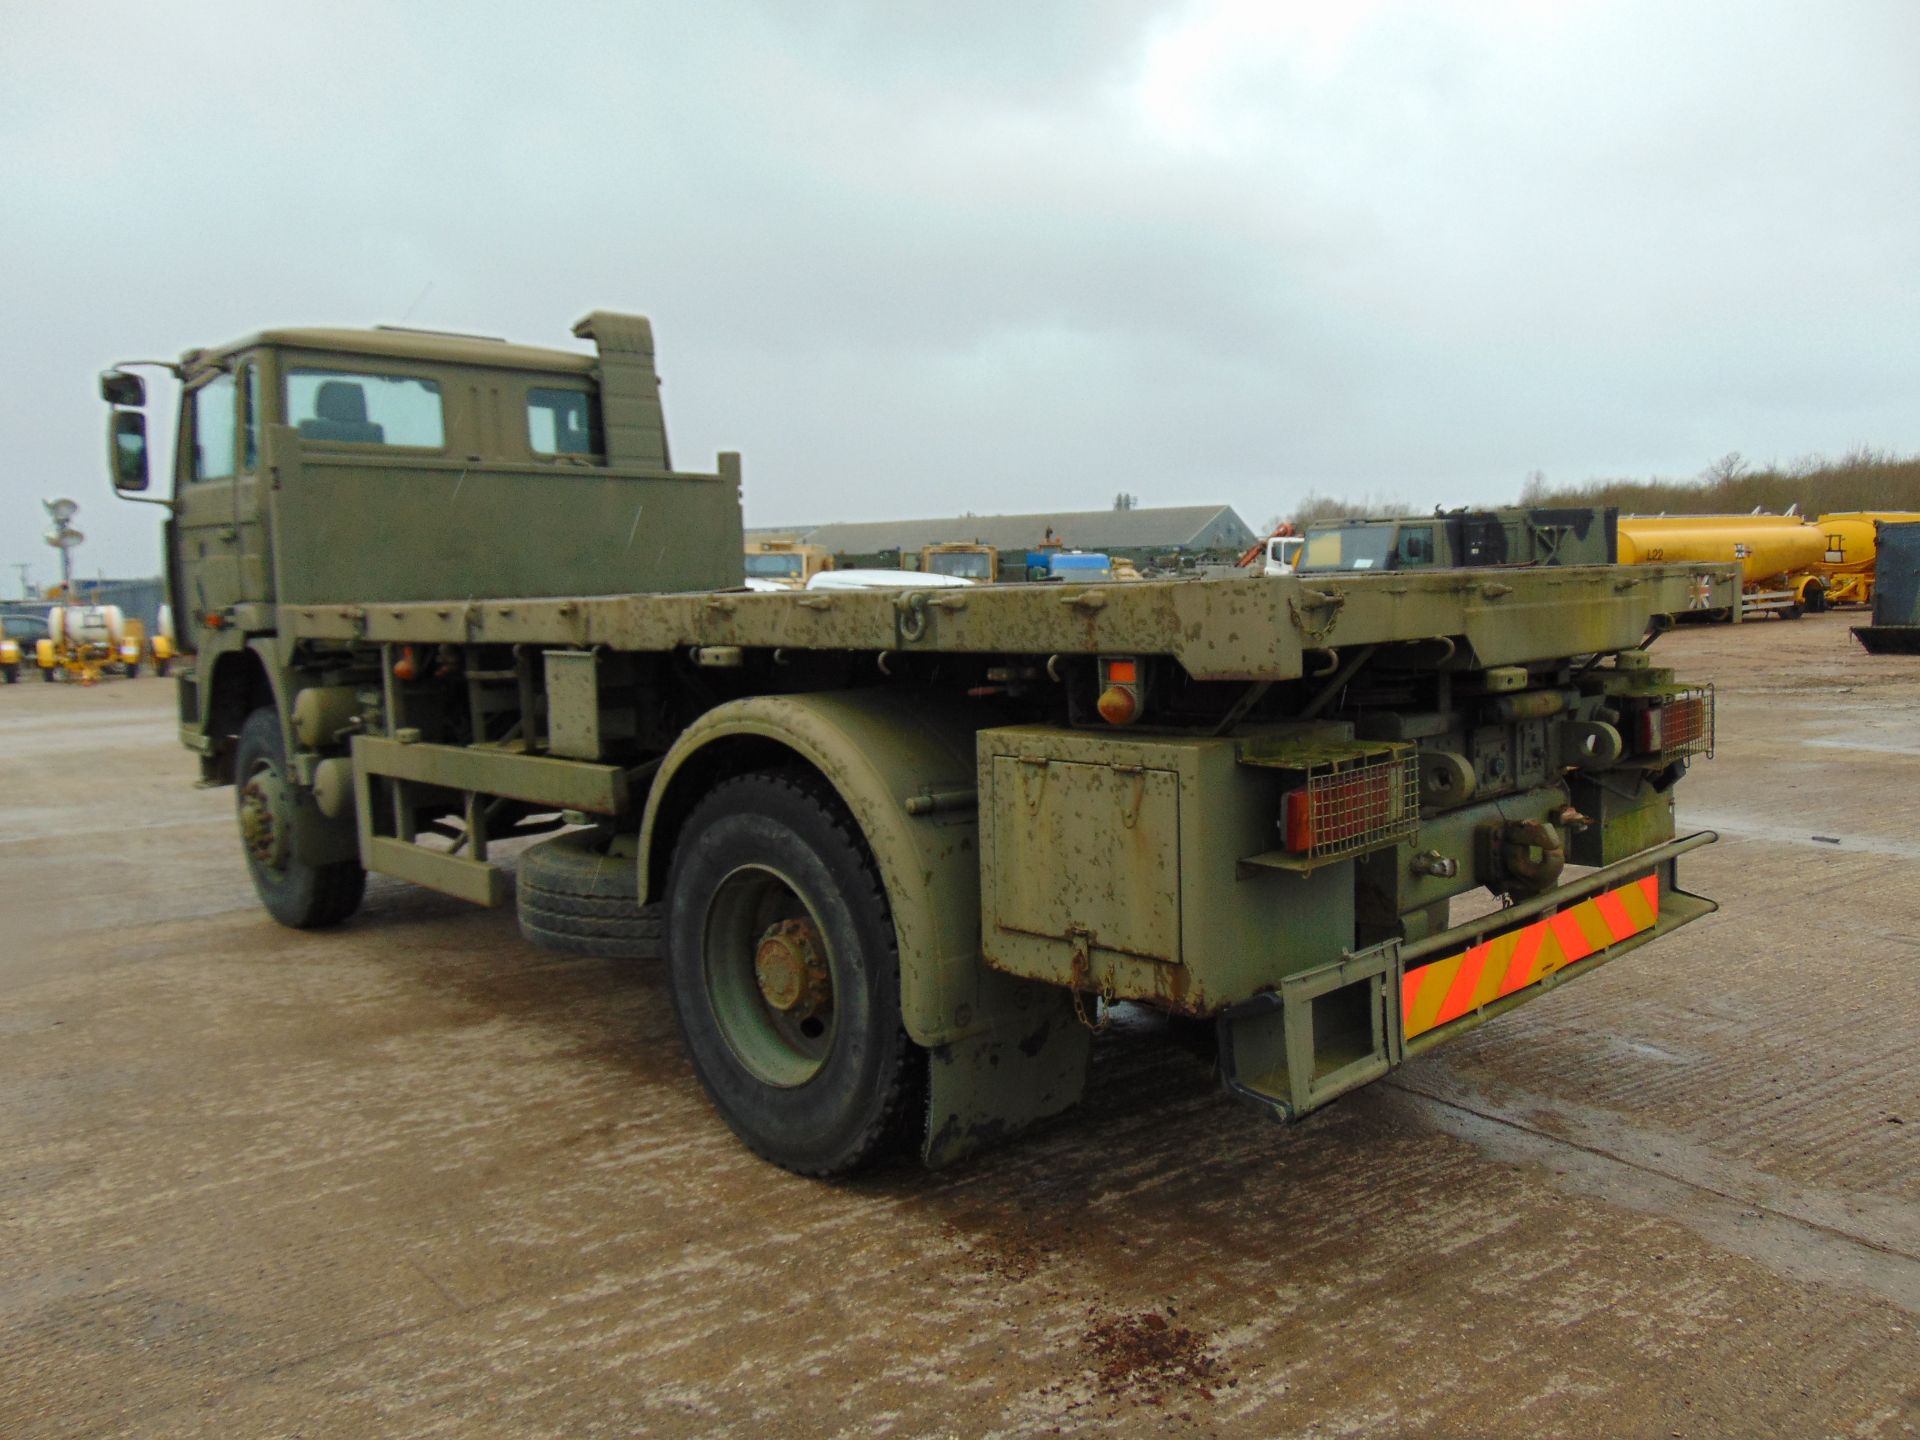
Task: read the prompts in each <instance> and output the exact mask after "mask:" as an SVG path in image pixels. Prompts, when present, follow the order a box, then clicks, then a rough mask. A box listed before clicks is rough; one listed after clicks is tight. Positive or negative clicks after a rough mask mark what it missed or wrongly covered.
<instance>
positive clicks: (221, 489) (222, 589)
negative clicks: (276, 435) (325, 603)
mask: <svg viewBox="0 0 1920 1440" xmlns="http://www.w3.org/2000/svg"><path fill="white" fill-rule="evenodd" d="M257 375H258V370H257V367H255V366H253V365H251V364H245V365H241V366H238V367H236V368H235V369H233V370H228V371H223V372H221V373H219V374H215V375H213V376H211V377H210V378H208V379H206V380H204V381H201V382H198V383H196V384H194V385H192V386H191V387H190V388H189V389H188V390H187V391H186V393H185V394H184V395H183V396H182V397H181V401H180V431H179V438H178V440H177V442H176V449H175V468H176V473H177V479H176V481H175V485H174V501H175V511H174V523H173V531H174V544H175V547H176V548H175V553H174V575H175V576H176V582H175V588H176V595H175V606H176V614H175V617H174V623H175V624H176V625H179V626H181V627H182V629H183V630H189V631H190V633H191V636H192V639H193V643H194V648H195V649H199V648H200V643H199V642H200V641H201V640H202V639H203V638H204V636H205V634H206V632H207V629H208V624H207V617H208V616H215V617H218V618H217V619H216V621H215V623H216V624H219V623H221V622H223V621H224V620H225V619H226V617H227V612H228V611H230V610H231V609H232V607H233V606H234V605H236V604H238V603H239V602H240V601H242V600H247V599H254V598H258V597H257V596H255V595H252V594H249V593H247V592H248V590H249V589H250V588H251V587H250V586H249V585H248V583H247V581H246V578H245V577H246V575H247V572H248V571H249V570H252V569H255V568H257V567H258V560H257V558H255V557H258V556H259V555H260V554H262V553H263V552H262V551H261V550H260V548H259V547H260V541H259V538H258V532H259V530H260V526H259V522H258V514H257V505H258V498H257V495H254V494H250V495H249V497H248V505H249V516H248V520H247V528H249V529H251V530H252V531H253V532H254V537H253V544H252V545H251V546H249V545H248V544H247V543H246V540H245V539H244V538H243V535H242V518H241V511H240V501H239V491H240V489H241V486H242V485H243V483H244V484H245V485H247V487H248V488H249V489H250V490H251V488H252V485H253V481H252V477H251V476H250V475H249V476H248V477H247V479H246V480H245V481H244V482H243V480H242V479H241V475H242V465H243V464H246V465H247V466H248V467H249V469H257V468H258V463H257V461H256V460H254V459H252V457H250V456H249V455H248V453H247V452H248V451H249V450H251V451H255V452H257V450H258V445H257V442H254V441H253V440H252V437H253V436H255V435H256V434H257V426H251V425H245V424H243V421H244V419H245V412H246V411H247V410H248V409H249V408H252V409H256V410H257V408H258V407H257V405H255V406H252V407H249V406H247V405H244V404H243V403H242V400H243V397H245V398H247V399H253V398H255V396H248V395H247V392H246V391H245V390H244V389H243V388H242V387H243V384H250V385H251V386H252V388H253V390H254V392H255V395H256V396H257V391H258V381H257V379H256V378H254V377H256V376H257ZM243 432H244V436H243ZM250 558H255V564H253V565H249V564H248V563H247V561H248V560H249V559H250Z"/></svg>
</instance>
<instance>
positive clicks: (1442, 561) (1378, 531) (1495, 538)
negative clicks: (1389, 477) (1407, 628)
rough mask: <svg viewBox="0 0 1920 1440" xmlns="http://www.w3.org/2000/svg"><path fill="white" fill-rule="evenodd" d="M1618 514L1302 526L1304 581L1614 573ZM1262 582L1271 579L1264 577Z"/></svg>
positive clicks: (1463, 513)
mask: <svg viewBox="0 0 1920 1440" xmlns="http://www.w3.org/2000/svg"><path fill="white" fill-rule="evenodd" d="M1618 523H1619V514H1618V512H1617V511H1615V510H1612V509H1607V508H1593V509H1578V508H1553V509H1544V508H1534V509H1519V508H1514V509H1503V510H1465V509H1461V510H1450V511H1435V512H1434V513H1433V514H1432V515H1420V516H1388V517H1374V518H1367V519H1348V520H1321V521H1316V522H1314V523H1312V524H1310V525H1308V526H1307V531H1306V535H1305V536H1304V537H1303V538H1304V545H1303V546H1302V548H1301V551H1300V554H1299V558H1298V560H1297V562H1296V566H1297V569H1298V571H1299V573H1301V574H1303V575H1310V574H1326V573H1329V572H1333V571H1342V570H1345V571H1357V572H1366V571H1372V570H1444V569H1454V568H1461V567H1466V568H1471V567H1477V566H1492V565H1509V566H1512V565H1612V564H1615V563H1617V561H1618V559H1619V539H1618ZM1267 573H1268V574H1272V573H1274V572H1273V570H1271V569H1269V570H1268V572H1267Z"/></svg>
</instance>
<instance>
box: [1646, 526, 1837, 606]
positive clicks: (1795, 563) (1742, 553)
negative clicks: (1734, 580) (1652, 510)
mask: <svg viewBox="0 0 1920 1440" xmlns="http://www.w3.org/2000/svg"><path fill="white" fill-rule="evenodd" d="M1825 549H1826V546H1825V540H1824V538H1823V537H1822V535H1821V532H1820V529H1819V527H1818V526H1816V525H1813V524H1811V523H1809V522H1808V521H1806V520H1804V519H1802V518H1801V517H1800V516H1798V515H1622V516H1621V517H1620V563H1621V564H1623V565H1658V564H1668V565H1671V564H1675V563H1677V562H1688V561H1690V562H1695V563H1701V562H1714V563H1724V562H1726V561H1733V562H1734V563H1736V564H1738V565H1739V566H1740V613H1741V614H1742V615H1777V616H1779V617H1780V618H1781V619H1783V620H1797V619H1799V618H1800V616H1801V615H1803V614H1805V613H1806V612H1807V611H1809V610H1813V611H1820V610H1824V609H1826V608H1827V582H1826V578H1825V575H1824V574H1823V573H1822V570H1821V564H1822V560H1821V557H1822V555H1823V554H1824V553H1825ZM1719 618H1730V617H1727V616H1721V617H1719Z"/></svg>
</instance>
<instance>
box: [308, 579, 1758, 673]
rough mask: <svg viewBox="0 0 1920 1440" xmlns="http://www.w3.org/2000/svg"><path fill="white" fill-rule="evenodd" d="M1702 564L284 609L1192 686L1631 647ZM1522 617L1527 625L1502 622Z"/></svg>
mask: <svg viewBox="0 0 1920 1440" xmlns="http://www.w3.org/2000/svg"><path fill="white" fill-rule="evenodd" d="M1724 583H1725V582H1724V580H1723V579H1722V578H1721V577H1720V576H1717V575H1715V574H1714V573H1713V572H1712V571H1711V570H1703V569H1702V568H1701V567H1698V566H1689V565H1647V566H1636V567H1634V568H1632V569H1631V570H1623V569H1621V568H1619V567H1615V566H1602V565H1589V566H1565V567H1551V568H1537V569H1524V570H1501V569H1488V570H1473V571H1462V570H1449V571H1435V572H1432V573H1429V574H1414V573H1409V572H1405V571H1397V572H1391V573H1386V574H1379V575H1350V574H1330V575H1310V576H1304V577H1294V576H1247V577H1244V578H1242V577H1231V578H1225V579H1211V578H1209V579H1178V580H1145V581H1130V582H1106V583H1100V584H1093V585H1060V584H1052V583H1049V584H1015V585H993V586H980V587H978V588H976V589H971V590H964V591H956V590H931V589H925V590H922V589H915V588H913V587H912V586H906V587H903V588H902V589H900V590H898V591H892V590H885V591H796V592H792V593H787V594H760V593H752V592H749V591H745V590H718V591H703V592H697V593H693V594H666V595H662V594H634V595H599V596H551V597H546V598H532V599H530V598H512V599H449V600H441V601H409V602H404V603H395V604H378V603H374V604H337V605H317V604H310V605H294V606H282V607H280V609H279V617H278V618H279V626H278V628H279V631H280V633H281V634H282V635H286V636H291V637H294V638H296V639H306V640H321V641H329V640H330V641H343V642H346V641H374V642H387V643H394V644H400V643H412V644H436V643H437V644H536V645H548V646H577V647H589V646H605V647H607V648H609V649H611V650H616V651H629V652H649V651H653V652H659V651H669V650H676V649H681V648H685V647H692V646H724V645H738V646H743V647H785V648H788V649H804V650H860V651H873V652H881V651H897V652H941V651H948V652H956V653H966V652H971V653H976V654H1008V653H1012V654H1032V655H1047V654H1103V653H1140V654H1153V655H1170V656H1171V657H1172V658H1174V659H1175V660H1177V661H1179V663H1180V664H1181V666H1182V667H1183V668H1184V669H1185V670H1186V671H1187V673H1188V674H1189V675H1190V676H1192V677H1193V678H1194V679H1196V680H1244V681H1286V680H1296V679H1299V678H1301V677H1302V676H1303V675H1305V674H1307V673H1308V671H1309V670H1310V669H1319V668H1323V667H1322V666H1320V665H1318V664H1316V665H1313V666H1309V665H1308V663H1307V661H1306V658H1305V657H1306V655H1307V653H1308V652H1309V651H1318V652H1324V651H1326V650H1329V649H1334V648H1337V647H1341V646H1355V645H1380V644H1395V643H1417V642H1418V641H1420V640H1422V639H1428V638H1431V639H1443V638H1444V639H1453V640H1456V641H1457V640H1459V639H1464V640H1465V642H1466V645H1467V647H1468V650H1469V651H1470V655H1469V657H1468V659H1469V661H1470V663H1473V664H1477V665H1480V666H1490V665H1512V664H1524V663H1527V662H1529V661H1536V660H1549V659H1554V658H1556V657H1561V656H1566V655H1569V654H1596V653H1604V652H1608V651H1614V650H1620V649H1623V648H1626V647H1629V646H1632V645H1635V644H1638V643H1639V641H1640V640H1641V639H1642V637H1643V636H1644V635H1645V634H1646V631H1647V627H1648V625H1649V624H1650V623H1651V622H1652V618H1653V617H1654V616H1656V615H1670V614H1675V613H1682V612H1685V611H1686V610H1688V609H1690V608H1694V609H1697V608H1702V606H1701V601H1702V598H1703V597H1704V598H1705V600H1706V601H1707V602H1708V603H1711V601H1712V595H1711V593H1710V588H1709V587H1711V586H1714V585H1718V584H1724ZM1528 612H1537V613H1538V615H1539V617H1540V623H1539V625H1537V626H1532V625H1527V624H1525V623H1520V624H1516V623H1515V617H1516V615H1522V616H1524V615H1526V614H1527V613H1528Z"/></svg>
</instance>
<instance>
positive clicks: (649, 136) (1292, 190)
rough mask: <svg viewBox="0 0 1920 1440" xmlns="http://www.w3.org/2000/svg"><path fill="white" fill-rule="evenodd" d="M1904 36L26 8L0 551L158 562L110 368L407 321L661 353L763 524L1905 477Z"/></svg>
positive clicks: (1593, 21) (1133, 9)
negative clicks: (1751, 464)
mask: <svg viewBox="0 0 1920 1440" xmlns="http://www.w3.org/2000/svg"><path fill="white" fill-rule="evenodd" d="M1916 42H1920V11H1916V10H1915V9H1914V8H1913V7H1911V6H1908V5H1904V4H1862V5H1854V6H1848V7H1846V8H1845V9H1843V10H1827V11H1820V12H1817V13H1816V12H1814V11H1811V10H1807V9H1805V8H1804V7H1800V6H1796V5H1790V4H1785V3H1779V0H1765V3H1758V4H1734V3H1730V0H1722V3H1715V4H1700V5H1690V6H1684V7H1673V6H1670V5H1656V4H1651V3H1634V4H1624V5H1607V6H1597V5H1563V4H1555V5H1544V4H1540V5H1534V4H1519V3H1515V4H1505V5H1498V6H1478V5H1476V6H1444V5H1432V6H1426V5H1423V6H1418V7H1414V6H1402V5H1389V4H1358V5H1343V6H1326V5H1307V4H1273V3H1260V4H1256V3H1251V0H1245V3H1234V0H1222V3H1210V4H1209V3H1189V4H1148V3H1130V4H1096V3H1085V4H1078V5H1061V6H1044V7H1034V6H1029V5H1013V4H988V5H977V6H967V7H954V6H950V5H938V6H936V5H931V4H884V3H879V0H873V3H852V0H843V3H838V4H828V5H819V6H806V7H798V6H789V5H781V4H775V3H765V4H754V3H745V0H735V3H713V4H708V5H703V6H700V7H698V8H693V7H683V6H668V5H664V4H660V5H635V6H625V7H617V8H616V7H595V6H588V5H577V4H566V3H562V4H554V5H549V6H546V7H542V8H540V9H537V10H535V9H529V8H527V7H523V6H508V5H504V4H468V5H457V6H456V5H451V4H445V5H431V4H416V5H409V6H406V7H395V6H385V5H374V4H354V3H340V4H331V5H328V6H326V7H324V8H322V7H307V8H296V7H274V8H272V9H268V10H262V9H260V8H259V7H256V6H238V5H236V6H232V7H225V6H213V5H208V6H196V7H193V8H191V9H188V10H184V11H178V12H173V11H170V12H166V13H161V12H155V11H151V10H147V9H140V8H135V7H132V6H127V7H123V8H116V7H111V6H104V7H95V6H89V7H64V8H55V7H45V8H38V9H26V10H22V11H21V12H19V13H18V14H16V15H15V16H14V17H13V18H12V20H11V22H10V32H9V45H8V47H7V48H6V50H5V52H4V53H0V184H4V186H5V189H4V192H0V193H5V194H6V195H7V196H8V204H7V206H6V207H5V209H4V211H0V275H3V276H4V277H5V278H4V279H0V285H4V286H5V287H6V290H5V297H6V302H7V308H6V313H7V314H8V316H9V327H8V331H7V333H6V335H5V337H4V338H0V344H4V345H6V346H8V347H9V349H10V351H11V355H10V358H11V362H12V363H11V364H9V365H8V367H7V374H8V375H9V377H10V383H9V385H8V386H7V387H5V388H4V391H3V392H0V435H4V437H5V440H6V444H7V454H8V457H9V464H8V466H7V467H6V468H5V470H4V471H0V514H5V515H7V516H8V517H9V519H8V527H7V533H9V534H11V535H14V536H16V537H19V539H18V540H16V543H15V546H14V548H15V549H20V550H22V551H23V553H21V554H17V555H16V554H13V553H11V552H10V553H8V554H7V555H4V556H0V560H12V559H29V558H36V559H40V560H41V563H42V565H43V567H45V566H47V565H49V564H50V561H51V558H52V552H51V551H50V550H47V551H44V556H42V555H41V554H40V553H39V551H36V550H35V548H34V546H33V545H31V544H30V543H25V542H26V541H27V537H30V536H32V535H34V534H37V530H38V528H39V526H38V507H37V504H36V503H35V501H36V500H37V497H38V495H39V494H40V493H41V492H42V491H46V490H49V489H51V488H61V487H64V488H66V489H67V490H68V491H69V492H70V493H73V494H75V495H76V497H77V498H80V499H81V500H82V502H83V505H84V506H85V511H84V513H83V516H82V522H81V523H82V524H83V526H85V528H87V529H88V531H89V533H90V535H92V536H93V537H94V539H93V540H92V541H91V542H90V543H89V545H88V547H87V548H86V549H85V550H83V551H82V552H81V561H82V564H83V565H86V566H88V567H89V568H105V569H108V570H113V571H128V570H151V569H152V568H154V566H155V564H156V563H157V544H156V539H155V527H154V526H153V524H152V515H153V512H152V511H151V510H135V509H132V508H130V507H125V506H118V505H116V504H115V503H114V502H112V501H111V500H110V499H109V498H108V496H107V494H106V491H105V486H104V483H103V477H102V475H101V468H102V462H101V449H102V446H101V443H100V440H99V438H98V437H99V426H100V418H99V414H98V410H99V406H98V402H97V400H96V399H95V397H94V394H93V389H92V375H93V373H94V372H95V371H96V370H98V369H99V368H100V367H101V366H102V365H104V364H105V363H107V362H108V361H110V360H112V359H115V358H118V357H120V356H124V355H128V354H153V353H161V354H166V353H177V352H178V351H179V350H180V349H182V348H185V347H186V346H189V345H194V344H200V343H207V342H213V341H219V340H223V339H226V338H230V337H231V336H234V335H238V334H241V333H245V332H247V331H249V330H253V329H257V328H260V327H261V326H263V325H269V324H298V323H313V322H322V323H355V324H357V323H372V322H375V321H382V320H395V319H398V318H399V317H400V315H401V314H402V313H403V312H405V311H407V310H408V307H410V306H416V305H417V308H416V309H415V310H414V313H412V315H411V316H410V323H414V324H425V325H439V326H445V327H448V328H455V329H471V330H478V331H482V332H485V333H492V334H502V335H509V336H511V337H513V338H516V339H523V340H528V341H533V342H537V343H570V342H569V341H567V340H566V327H567V326H568V325H569V324H570V323H571V321H572V320H573V319H574V318H575V317H576V316H577V315H579V314H580V313H582V312H584V311H585V310H587V309H589V308H593V307H596V306H609V307H624V308H631V309H638V310H642V311H645V312H647V313H650V314H652V315H653V316H654V319H655V322H656V327H657V330H658V333H659V337H660V343H661V347H662V353H661V362H662V366H663V369H664V371H665V373H666V376H667V381H668V385H667V401H668V407H669V420H670V423H671V425H672V427H673V430H674V442H675V454H676V456H677V457H678V458H680V459H681V460H682V462H683V463H687V464H705V463H708V460H709V458H710V456H711V454H712V452H713V451H714V450H716V449H720V448H740V449H742V450H744V451H745V453H746V462H747V479H748V509H749V514H750V517H751V518H752V519H753V520H755V521H757V522H783V521H789V520H800V519H831V518H881V517H885V516H889V515H895V514H902V513H911V512H919V513H932V512H938V511H943V510H958V509H973V510H976V511H990V510H995V509H1005V508H1027V507H1031V506H1035V505H1045V504H1055V505H1059V506H1062V507H1068V506H1080V505H1086V504H1101V503H1105V501H1106V500H1107V499H1108V498H1109V497H1111V495H1112V494H1113V493H1114V492H1116V491H1118V490H1123V489H1124V490H1129V491H1134V492H1137V493H1139V494H1140V495H1141V496H1142V498H1143V501H1144V502H1146V503H1155V502H1164V503H1176V502H1181V501H1199V500H1215V499H1224V500H1228V501H1231V502H1233V503H1235V504H1237V505H1238V506H1239V507H1240V508H1241V510H1242V512H1243V513H1244V514H1246V515H1247V516H1248V517H1249V518H1250V519H1253V520H1255V521H1256V522H1257V521H1258V519H1260V518H1263V517H1264V516H1266V515H1268V514H1271V513H1274V512H1275V511H1278V510H1283V509H1285V508H1286V507H1287V506H1288V505H1289V504H1290V503H1291V502H1292V501H1293V500H1295V499H1296V498H1297V497H1298V496H1299V495H1300V494H1302V493H1303V492H1304V491H1306V490H1308V489H1309V488H1319V489H1321V490H1323V491H1324V490H1326V489H1329V488H1341V487H1345V488H1349V489H1352V490H1354V491H1365V492H1371V493H1400V494H1405V495H1409V496H1419V497H1420V498H1422V499H1428V498H1430V499H1432V500H1435V501H1439V500H1447V501H1467V500H1479V501H1484V500H1494V499H1498V498H1502V497H1503V496H1508V495H1511V494H1512V493H1514V492H1515V491H1516V490H1517V487H1518V485H1519V484H1520V482H1521V479H1522V478H1523V477H1524V476H1525V475H1526V474H1527V472H1529V471H1531V470H1534V469H1545V470H1546V471H1547V472H1548V473H1549V474H1550V475H1552V476H1553V477H1554V478H1556V479H1576V478H1583V477H1585V476H1587V475H1591V474H1599V473H1619V472H1629V473H1647V472H1652V471H1660V472H1664V473H1689V472H1692V471H1694V470H1697V469H1698V468H1700V467H1701V466H1702V465H1704V464H1705V463H1706V462H1707V461H1708V460H1710V459H1711V458H1712V457H1713V456H1715V455H1718V454H1721V453H1723V452H1725V451H1727V450H1729V449H1740V450H1742V451H1743V452H1745V453H1747V454H1749V455H1753V456H1757V457H1764V456H1767V455H1771V454H1777V455H1781V456H1795V455H1801V454H1805V453H1808V452H1811V451H1821V450H1827V451H1838V450H1841V449H1844V448H1846V447H1847V446H1849V445H1852V444H1856V443H1862V442H1865V443H1872V444H1874V445H1877V446H1881V447H1885V448H1892V449H1902V450H1913V449H1920V433H1916V431H1917V430H1920V420H1916V419H1915V412H1914V410H1913V407H1912V404H1911V395H1912V393H1913V391H1914V388H1915V381H1916V379H1920V373H1917V372H1920V339H1916V338H1915V337H1916V336H1920V325H1917V324H1916V323H1915V322H1916V321H1920V280H1916V279H1915V278H1914V277H1915V276H1916V275H1920V266H1916V264H1915V261H1916V258H1920V257H1916V254H1915V251H1916V249H1917V248H1920V239H1916V237H1920V195H1916V192H1915V191H1914V188H1913V186H1912V185H1911V181H1910V176H1911V174H1912V173H1913V171H1914V168H1915V161H1916V159H1920V156H1916V154H1915V151H1916V144H1917V142H1920V94H1917V93H1916V89H1915V87H1913V86H1912V85H1911V84H1910V83H1908V77H1907V75H1906V69H1907V67H1908V61H1909V59H1910V57H1911V56H1912V55H1913V54H1915V53H1920V51H1917V50H1916ZM81 81H84V83H81ZM39 549H40V550H44V547H39ZM41 573H42V575H43V576H44V575H45V574H46V573H47V570H46V569H45V568H43V570H42V572H41Z"/></svg>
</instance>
